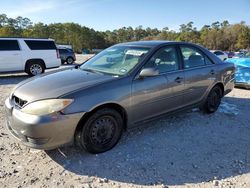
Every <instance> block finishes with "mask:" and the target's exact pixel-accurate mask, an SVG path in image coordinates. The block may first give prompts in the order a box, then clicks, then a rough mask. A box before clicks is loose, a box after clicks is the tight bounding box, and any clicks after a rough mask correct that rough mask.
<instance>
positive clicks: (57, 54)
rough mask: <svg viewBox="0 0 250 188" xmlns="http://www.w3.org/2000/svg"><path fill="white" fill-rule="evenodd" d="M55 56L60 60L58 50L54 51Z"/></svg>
mask: <svg viewBox="0 0 250 188" xmlns="http://www.w3.org/2000/svg"><path fill="white" fill-rule="evenodd" d="M56 56H57V59H60V54H59V50H56Z"/></svg>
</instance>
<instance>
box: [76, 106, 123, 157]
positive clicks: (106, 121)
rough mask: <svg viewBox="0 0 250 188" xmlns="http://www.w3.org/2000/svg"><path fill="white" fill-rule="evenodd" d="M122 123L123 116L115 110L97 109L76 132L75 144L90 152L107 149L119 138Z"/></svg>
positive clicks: (99, 151)
mask: <svg viewBox="0 0 250 188" xmlns="http://www.w3.org/2000/svg"><path fill="white" fill-rule="evenodd" d="M123 124H124V123H123V118H122V116H121V115H120V113H118V112H117V111H116V110H113V109H101V110H98V111H96V112H95V113H94V114H92V115H91V116H90V117H89V118H88V119H87V120H86V122H85V123H84V125H82V129H81V130H79V131H78V132H77V133H76V136H75V141H76V144H77V145H78V146H80V147H81V148H83V149H84V150H86V151H88V152H90V153H101V152H105V151H108V150H110V149H112V148H113V147H114V146H115V145H116V144H117V142H118V141H119V140H120V138H121V135H122V130H123Z"/></svg>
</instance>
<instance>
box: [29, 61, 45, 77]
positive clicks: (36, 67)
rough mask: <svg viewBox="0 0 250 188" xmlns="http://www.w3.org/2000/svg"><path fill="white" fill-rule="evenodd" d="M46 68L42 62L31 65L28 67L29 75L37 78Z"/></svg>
mask: <svg viewBox="0 0 250 188" xmlns="http://www.w3.org/2000/svg"><path fill="white" fill-rule="evenodd" d="M44 70H45V68H44V66H43V64H42V63H40V62H33V63H29V64H28V66H27V70H26V71H27V73H28V74H29V75H31V76H36V75H38V74H42V73H44Z"/></svg>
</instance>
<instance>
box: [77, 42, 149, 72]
mask: <svg viewBox="0 0 250 188" xmlns="http://www.w3.org/2000/svg"><path fill="white" fill-rule="evenodd" d="M149 50H150V48H146V47H134V46H113V47H110V48H108V49H106V50H104V51H102V52H101V53H99V54H97V55H96V56H94V57H93V58H92V59H90V60H88V61H87V62H86V63H84V64H83V65H82V66H81V67H80V69H82V70H86V71H90V72H100V73H104V74H111V75H117V76H122V75H126V74H128V73H129V72H130V71H131V70H132V69H133V68H134V67H135V66H136V65H137V64H138V63H140V62H141V60H142V59H143V57H144V56H145V54H147V53H148V51H149Z"/></svg>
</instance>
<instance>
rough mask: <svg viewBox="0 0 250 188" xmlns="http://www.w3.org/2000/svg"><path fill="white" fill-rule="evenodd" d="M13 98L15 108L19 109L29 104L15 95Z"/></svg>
mask: <svg viewBox="0 0 250 188" xmlns="http://www.w3.org/2000/svg"><path fill="white" fill-rule="evenodd" d="M12 98H13V99H12V100H13V101H14V104H15V106H18V107H19V108H22V107H23V106H24V105H25V104H26V103H27V101H25V100H22V99H20V98H18V97H17V96H15V95H14V96H13V97H12Z"/></svg>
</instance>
